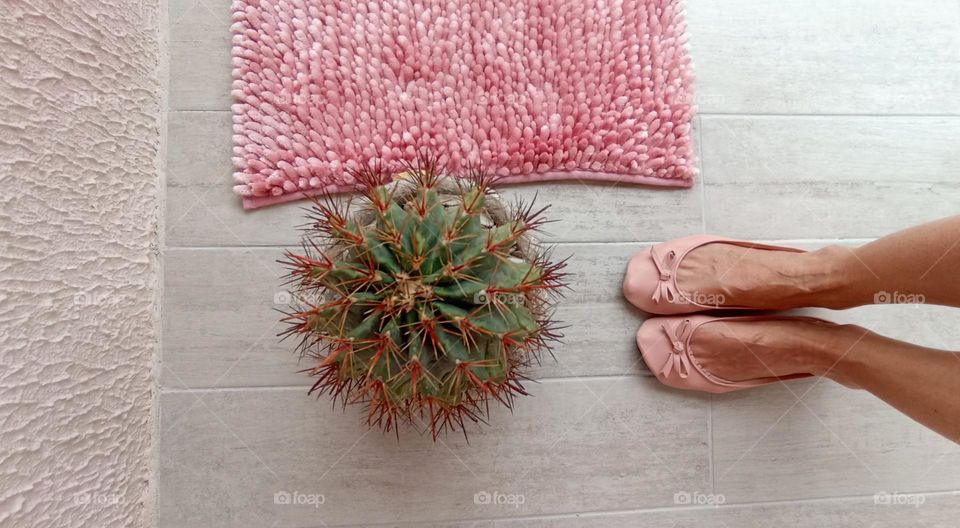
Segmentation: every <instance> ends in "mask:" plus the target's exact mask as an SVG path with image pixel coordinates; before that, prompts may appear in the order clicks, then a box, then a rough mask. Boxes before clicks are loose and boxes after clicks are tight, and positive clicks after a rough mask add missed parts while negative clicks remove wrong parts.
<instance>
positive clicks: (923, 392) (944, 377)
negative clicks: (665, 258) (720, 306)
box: [691, 320, 960, 443]
mask: <svg viewBox="0 0 960 528" xmlns="http://www.w3.org/2000/svg"><path fill="white" fill-rule="evenodd" d="M691 348H692V349H693V350H694V351H695V353H696V355H697V358H698V359H699V361H700V363H701V365H702V366H703V368H704V369H706V370H707V371H708V372H711V373H713V374H716V375H718V376H720V377H723V378H726V379H730V380H734V381H742V380H747V379H756V378H762V377H769V376H784V375H788V374H795V373H800V372H807V373H810V374H816V375H818V376H825V377H827V378H830V379H832V380H834V381H836V382H838V383H842V384H844V385H846V386H849V387H854V388H861V389H864V390H867V391H869V392H871V393H872V394H874V395H875V396H877V397H878V398H880V399H882V400H883V401H885V402H887V403H889V404H890V405H892V406H894V407H895V408H897V409H899V410H900V411H901V412H903V413H904V414H906V415H907V416H910V417H911V418H913V419H914V420H916V421H918V422H920V423H921V424H923V425H925V426H927V427H929V428H931V429H933V430H934V431H937V432H938V433H940V434H942V435H944V436H946V437H947V438H949V439H951V440H953V441H954V442H957V443H960V397H958V394H960V353H957V352H945V351H941V350H934V349H931V348H924V347H920V346H916V345H911V344H909V343H903V342H901V341H897V340H894V339H890V338H887V337H884V336H881V335H877V334H875V333H873V332H870V331H869V330H866V329H864V328H861V327H859V326H854V325H835V326H829V325H820V324H812V323H809V322H806V321H804V320H774V321H730V322H727V321H720V322H715V323H710V324H706V325H704V326H702V327H701V328H700V329H698V330H697V332H696V333H695V334H694V335H693V338H692V340H691Z"/></svg>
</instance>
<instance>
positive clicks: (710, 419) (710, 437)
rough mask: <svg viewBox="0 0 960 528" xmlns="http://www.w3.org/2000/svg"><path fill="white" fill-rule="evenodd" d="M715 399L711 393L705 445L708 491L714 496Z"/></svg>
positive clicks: (715, 471)
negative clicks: (708, 478)
mask: <svg viewBox="0 0 960 528" xmlns="http://www.w3.org/2000/svg"><path fill="white" fill-rule="evenodd" d="M715 399H716V396H715V395H714V394H711V395H710V407H709V409H710V412H709V413H708V417H707V446H708V449H707V463H708V464H709V466H710V468H709V471H710V493H713V494H714V496H716V494H717V470H716V468H715V458H714V456H713V452H714V446H715V445H716V442H714V440H713V429H714V427H713V411H714V409H713V407H714V400H715Z"/></svg>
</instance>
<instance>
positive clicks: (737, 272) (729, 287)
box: [677, 242, 836, 309]
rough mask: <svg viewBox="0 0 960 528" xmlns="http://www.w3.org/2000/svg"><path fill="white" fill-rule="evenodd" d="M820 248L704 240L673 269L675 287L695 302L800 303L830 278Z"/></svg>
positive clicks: (718, 304)
mask: <svg viewBox="0 0 960 528" xmlns="http://www.w3.org/2000/svg"><path fill="white" fill-rule="evenodd" d="M822 256H823V253H822V252H811V253H792V252H787V251H770V250H765V249H754V248H747V247H741V246H737V245H734V244H725V243H721V242H718V243H709V244H705V245H703V246H700V247H698V248H696V249H694V250H692V251H690V252H689V253H687V255H686V256H685V257H684V258H683V260H682V261H681V262H680V266H679V268H678V269H677V286H678V287H679V289H680V291H682V292H683V294H684V295H685V296H687V297H688V298H691V299H693V300H695V301H698V302H700V301H704V302H701V304H706V305H710V306H715V307H718V308H723V307H724V306H740V307H751V308H756V309H781V308H785V307H796V306H803V305H804V304H805V303H806V302H807V301H806V300H805V299H809V298H810V297H811V296H812V295H814V294H815V293H816V292H818V291H822V290H824V289H825V287H826V285H827V284H828V283H829V282H832V281H834V280H836V278H835V277H832V276H831V275H830V273H831V272H829V271H828V270H827V267H826V266H824V265H823V264H822V261H823V259H822Z"/></svg>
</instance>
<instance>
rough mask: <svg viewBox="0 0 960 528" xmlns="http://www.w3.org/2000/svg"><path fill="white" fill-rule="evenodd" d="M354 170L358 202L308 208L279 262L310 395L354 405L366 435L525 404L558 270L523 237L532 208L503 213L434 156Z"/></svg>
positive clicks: (482, 181)
mask: <svg viewBox="0 0 960 528" xmlns="http://www.w3.org/2000/svg"><path fill="white" fill-rule="evenodd" d="M405 168H406V171H405V172H403V173H401V174H399V175H392V174H390V173H389V172H388V171H386V170H384V169H383V168H382V167H367V168H364V169H362V170H359V171H354V172H353V174H352V175H353V177H354V179H355V180H356V181H357V182H358V184H359V189H360V191H359V195H357V196H354V197H351V198H343V197H341V198H335V197H331V196H328V197H325V198H324V199H316V200H314V207H313V209H312V212H311V216H310V222H309V223H308V224H307V225H306V226H305V232H304V236H303V244H302V248H303V249H302V251H299V252H287V254H286V256H285V259H284V261H283V262H284V263H285V264H286V265H287V267H288V268H289V271H290V273H289V275H288V279H289V281H290V282H289V284H290V285H291V287H292V290H293V291H292V292H291V293H292V294H293V295H292V298H293V299H295V305H294V306H293V308H292V309H291V311H290V312H289V313H287V314H286V317H285V321H286V322H288V323H289V324H290V326H289V327H288V328H287V329H286V331H285V332H284V333H285V334H287V335H294V336H298V337H299V339H300V342H299V347H298V348H299V351H300V353H301V359H302V360H309V361H310V365H309V367H308V368H307V369H306V372H308V373H309V374H310V375H312V376H314V377H316V378H317V379H316V382H315V383H314V385H313V387H312V388H311V390H310V392H311V393H314V392H316V393H317V394H318V395H319V394H329V395H332V396H333V398H334V400H335V401H337V402H340V403H342V404H344V406H345V405H346V404H348V403H359V404H362V405H365V406H366V420H367V423H368V425H370V426H371V427H380V428H382V429H383V430H385V431H389V430H391V429H393V430H395V431H396V430H397V428H398V426H399V425H400V424H402V423H415V424H423V425H425V426H426V427H425V428H429V429H430V431H431V432H432V435H433V438H434V440H436V438H437V435H438V434H439V433H441V432H442V431H445V430H460V431H463V430H464V424H465V423H466V422H468V421H470V422H478V421H485V418H486V416H487V413H488V411H489V407H488V404H489V402H490V400H497V401H499V402H500V403H502V404H504V405H506V406H508V407H510V406H512V403H513V399H514V396H516V395H525V394H527V392H526V391H525V390H524V387H523V385H522V382H523V381H524V380H527V379H529V378H527V376H526V369H527V367H528V366H529V365H530V364H531V362H534V361H536V362H539V360H540V357H541V355H542V353H543V352H545V351H547V352H548V351H549V350H550V346H551V344H552V342H554V341H556V340H557V339H558V338H559V337H561V336H560V335H559V333H558V328H557V326H556V324H555V322H553V321H552V320H551V316H552V308H553V305H554V302H555V301H556V299H557V294H558V292H559V291H561V289H562V288H563V287H564V286H565V284H564V273H563V272H562V269H563V268H564V262H551V258H550V251H549V250H548V249H545V248H543V247H542V246H541V245H540V244H538V243H537V241H536V240H535V239H534V238H533V235H534V233H535V232H536V231H538V229H539V228H540V227H541V226H542V225H543V224H544V222H545V220H544V218H543V217H542V213H543V211H544V210H545V209H546V208H543V209H540V210H535V209H534V208H533V207H532V204H523V203H517V204H515V205H514V206H513V207H507V206H505V204H504V203H503V202H502V201H501V199H500V198H499V196H498V195H497V194H496V192H495V191H494V189H493V186H492V185H493V183H494V181H493V179H491V178H490V177H488V176H487V175H486V174H485V173H483V172H482V171H480V170H471V171H469V173H468V174H463V175H459V177H457V178H454V177H452V176H450V175H447V174H445V173H444V172H445V171H444V169H443V167H442V163H441V162H440V161H439V160H438V159H437V158H435V157H429V156H424V155H421V156H420V157H419V159H418V161H417V162H416V163H413V164H409V165H408V166H406V167H405Z"/></svg>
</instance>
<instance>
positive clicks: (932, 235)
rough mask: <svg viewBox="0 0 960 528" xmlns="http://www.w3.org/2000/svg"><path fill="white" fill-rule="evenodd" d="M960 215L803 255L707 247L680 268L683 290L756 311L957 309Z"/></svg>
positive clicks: (685, 259) (959, 292)
mask: <svg viewBox="0 0 960 528" xmlns="http://www.w3.org/2000/svg"><path fill="white" fill-rule="evenodd" d="M958 272H960V216H953V217H950V218H944V219H942V220H938V221H936V222H931V223H928V224H923V225H920V226H916V227H912V228H909V229H905V230H903V231H899V232H897V233H894V234H892V235H888V236H885V237H883V238H881V239H879V240H876V241H874V242H871V243H869V244H866V245H864V246H861V247H858V248H848V247H843V246H829V247H826V248H823V249H820V250H817V251H811V252H808V253H788V252H783V251H764V250H759V249H747V248H741V247H737V246H732V245H730V244H708V245H706V246H703V247H700V248H697V249H695V250H693V251H692V252H690V254H689V255H687V256H686V257H685V258H684V259H683V261H682V262H681V265H680V269H679V270H678V275H677V282H678V284H679V285H680V288H681V289H682V290H684V291H685V292H700V293H704V294H714V295H716V294H721V295H723V297H724V299H725V303H726V304H730V305H741V306H752V307H755V308H758V309H769V308H797V307H804V306H821V307H825V308H850V307H853V306H861V305H864V304H874V303H890V302H914V301H920V302H927V303H932V304H942V305H946V306H956V307H960V280H957V275H958Z"/></svg>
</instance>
